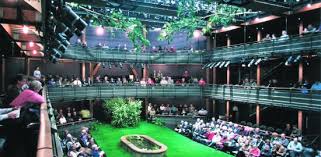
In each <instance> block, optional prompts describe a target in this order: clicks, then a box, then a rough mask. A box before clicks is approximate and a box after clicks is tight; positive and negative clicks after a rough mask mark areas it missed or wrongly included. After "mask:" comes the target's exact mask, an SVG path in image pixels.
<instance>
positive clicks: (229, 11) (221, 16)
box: [159, 0, 245, 41]
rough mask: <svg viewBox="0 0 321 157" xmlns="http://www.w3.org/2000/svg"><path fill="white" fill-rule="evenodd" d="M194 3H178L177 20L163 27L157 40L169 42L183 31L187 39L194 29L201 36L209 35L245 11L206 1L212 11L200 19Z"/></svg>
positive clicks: (183, 1) (190, 0)
mask: <svg viewBox="0 0 321 157" xmlns="http://www.w3.org/2000/svg"><path fill="white" fill-rule="evenodd" d="M196 3H197V2H196V1H195V0H182V1H180V2H179V3H178V10H177V16H178V20H177V21H172V22H168V23H166V24H165V25H164V27H163V30H162V33H161V34H160V37H159V40H168V41H171V40H172V39H173V35H174V33H175V32H179V31H183V30H184V31H187V32H188V36H189V37H192V35H193V32H194V31H195V30H196V29H201V30H202V32H203V34H208V33H211V31H212V30H213V29H214V28H217V27H220V26H227V25H229V24H231V23H232V22H235V17H236V16H237V15H238V14H242V13H243V12H244V11H245V9H244V8H240V7H236V6H231V5H227V4H219V3H217V2H209V1H208V3H209V4H212V5H213V11H212V12H210V14H209V15H207V16H205V17H202V16H198V15H197V13H198V9H197V7H196V6H197V5H196Z"/></svg>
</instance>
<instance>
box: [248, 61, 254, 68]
mask: <svg viewBox="0 0 321 157" xmlns="http://www.w3.org/2000/svg"><path fill="white" fill-rule="evenodd" d="M253 63H254V59H252V60H251V61H250V63H249V64H248V65H247V67H251V65H252V64H253Z"/></svg>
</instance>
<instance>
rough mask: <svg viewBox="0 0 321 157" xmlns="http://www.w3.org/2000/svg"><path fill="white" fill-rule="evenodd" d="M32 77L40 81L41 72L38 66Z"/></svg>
mask: <svg viewBox="0 0 321 157" xmlns="http://www.w3.org/2000/svg"><path fill="white" fill-rule="evenodd" d="M33 77H35V78H36V79H38V80H40V79H41V72H40V68H39V66H37V67H36V70H35V71H33Z"/></svg>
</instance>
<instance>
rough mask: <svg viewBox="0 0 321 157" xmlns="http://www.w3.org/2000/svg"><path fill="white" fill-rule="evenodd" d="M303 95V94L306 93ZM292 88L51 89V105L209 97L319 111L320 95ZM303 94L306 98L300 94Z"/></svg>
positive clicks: (216, 86) (131, 87) (222, 86)
mask: <svg viewBox="0 0 321 157" xmlns="http://www.w3.org/2000/svg"><path fill="white" fill-rule="evenodd" d="M306 91H307V92H306ZM306 91H305V92H302V91H301V89H296V88H268V87H245V86H235V85H234V86H233V85H208V86H205V87H199V86H197V85H193V86H104V85H99V86H86V87H52V88H49V89H48V96H49V99H50V100H51V101H52V102H59V101H79V100H92V99H105V98H110V97H138V98H144V97H188V96H195V97H203V96H204V97H210V98H214V99H220V100H231V101H237V102H245V103H257V104H262V105H267V106H277V107H287V108H294V109H301V110H311V111H319V112H320V111H321V91H311V90H306ZM304 93H307V94H304Z"/></svg>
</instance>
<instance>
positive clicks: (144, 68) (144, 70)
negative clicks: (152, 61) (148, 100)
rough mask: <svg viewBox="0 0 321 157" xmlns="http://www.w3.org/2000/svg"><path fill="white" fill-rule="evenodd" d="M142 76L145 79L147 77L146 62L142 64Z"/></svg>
mask: <svg viewBox="0 0 321 157" xmlns="http://www.w3.org/2000/svg"><path fill="white" fill-rule="evenodd" d="M143 78H144V79H145V80H146V81H147V78H148V69H147V64H144V67H143Z"/></svg>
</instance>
